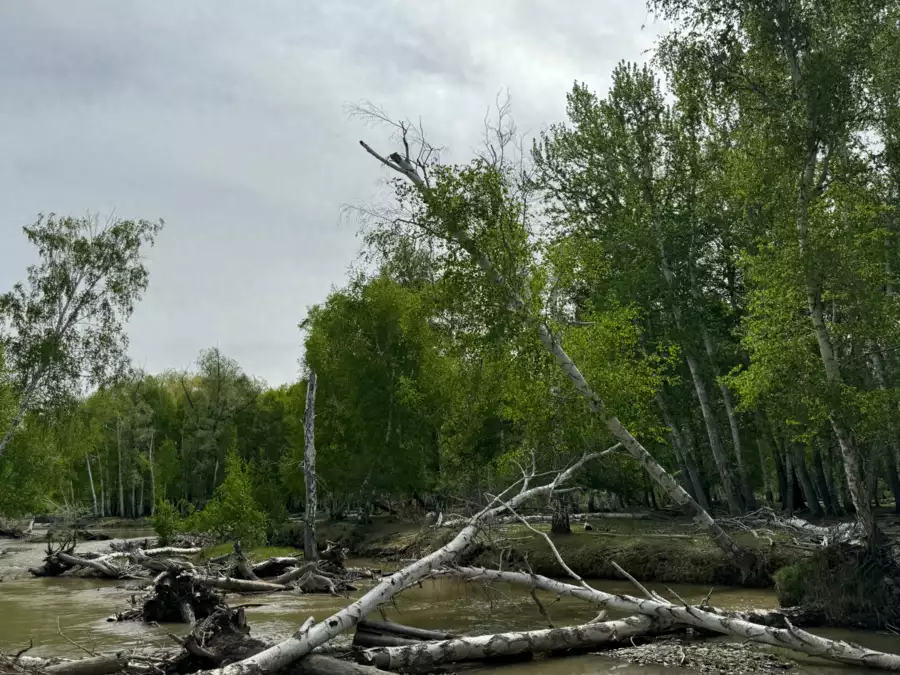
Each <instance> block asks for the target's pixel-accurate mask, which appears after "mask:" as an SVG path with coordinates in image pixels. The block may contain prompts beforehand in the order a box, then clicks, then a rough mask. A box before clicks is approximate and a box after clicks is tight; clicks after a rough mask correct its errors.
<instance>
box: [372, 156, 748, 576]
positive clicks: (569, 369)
mask: <svg viewBox="0 0 900 675" xmlns="http://www.w3.org/2000/svg"><path fill="white" fill-rule="evenodd" d="M360 144H361V145H362V146H363V148H365V150H366V151H367V152H369V153H370V154H371V155H372V156H374V157H376V158H377V159H378V160H379V161H380V162H382V163H383V164H384V165H385V166H387V167H389V168H391V169H394V170H395V171H398V172H399V173H401V174H403V175H404V176H406V177H407V178H409V180H410V181H411V182H412V183H413V184H414V185H416V186H417V187H418V188H419V189H420V191H421V193H422V196H423V198H424V199H425V201H426V202H427V201H428V200H429V197H430V192H429V188H428V187H427V186H426V185H425V182H424V181H423V180H422V177H421V176H419V174H418V173H416V171H415V169H414V168H413V167H408V168H407V167H403V166H400V165H398V164H395V163H394V162H391V161H388V160H387V159H385V158H384V157H382V156H381V155H379V154H378V153H377V152H375V151H374V150H372V149H371V148H370V147H369V146H368V145H366V144H365V143H363V142H362V141H360ZM449 237H450V238H451V239H452V240H453V241H455V242H456V243H457V244H458V245H459V246H460V248H462V249H463V250H464V251H465V252H466V253H467V254H468V255H469V256H470V257H471V258H472V260H473V261H474V262H475V263H476V264H477V265H478V267H479V268H480V269H481V270H482V271H483V272H484V273H485V274H486V275H487V277H488V279H489V280H490V281H491V282H493V283H494V284H497V285H498V286H500V287H501V288H502V289H504V290H505V291H506V294H507V302H508V304H507V309H509V310H510V311H511V312H513V313H514V314H516V316H518V317H519V318H520V319H521V321H522V322H523V323H524V324H525V325H526V326H529V327H533V328H535V329H536V330H537V333H538V338H539V339H540V341H541V344H542V345H543V346H544V348H545V349H546V350H547V351H548V352H550V354H551V355H552V356H553V358H554V359H555V360H556V363H557V364H558V365H559V367H560V368H561V369H562V371H563V373H565V375H566V377H567V378H568V379H569V381H570V382H572V384H573V385H574V387H575V389H576V391H578V393H579V394H581V396H583V397H584V398H585V400H586V401H587V404H588V406H589V408H590V409H591V411H592V412H594V413H595V414H596V415H598V416H599V417H600V419H601V420H602V421H603V423H604V424H605V425H606V428H607V429H608V430H609V432H610V433H611V434H612V436H613V438H615V439H616V440H618V441H619V442H620V443H621V444H622V445H623V446H624V447H625V449H626V450H627V451H628V453H629V454H630V455H631V456H632V457H634V458H635V459H636V460H637V461H638V462H640V464H641V466H643V467H644V469H645V470H646V471H647V473H649V474H650V476H651V478H653V480H655V481H656V482H657V484H658V485H659V486H660V487H661V488H662V489H663V492H664V493H665V494H666V496H667V497H668V498H669V499H670V500H671V501H672V502H674V503H675V504H676V505H678V506H682V507H686V508H688V509H689V510H690V511H691V512H692V513H693V516H694V520H695V522H697V524H698V525H700V527H701V528H702V529H704V530H705V531H706V532H707V534H709V536H710V537H711V538H712V539H713V541H715V542H716V545H718V546H719V547H720V548H721V549H722V551H723V552H724V553H725V554H726V555H727V556H728V557H729V558H730V559H731V560H732V561H734V562H735V564H736V565H737V566H738V567H739V568H740V569H741V570H742V572H743V573H744V574H745V575H752V574H755V573H757V571H758V565H759V561H758V559H757V557H756V556H755V555H753V554H752V553H751V552H750V551H748V550H747V549H746V548H744V547H743V546H740V545H739V544H737V542H735V541H734V540H733V539H732V538H731V537H730V536H729V535H728V533H726V532H725V531H724V530H723V529H722V528H721V527H720V526H719V524H718V523H716V521H715V520H713V518H712V517H711V516H710V515H709V513H708V512H707V511H706V509H704V508H703V507H702V506H700V504H698V503H697V501H696V500H695V499H694V498H693V497H691V496H690V495H689V494H688V493H687V491H686V490H685V489H684V488H682V487H681V486H680V485H678V483H677V482H676V481H675V479H673V478H672V476H670V475H669V474H668V472H666V470H665V469H664V468H663V467H662V465H661V464H659V462H657V461H656V459H655V458H654V457H653V456H652V455H651V454H650V453H649V452H648V451H647V449H646V448H645V447H644V446H643V445H641V443H639V442H638V440H637V439H636V438H635V437H634V436H632V435H631V432H629V431H628V429H626V428H625V426H624V425H623V424H622V423H621V422H620V421H619V419H618V418H617V417H616V416H615V415H612V414H610V413H609V412H608V411H607V410H606V407H605V406H604V404H603V401H602V400H601V399H600V397H599V396H598V395H597V394H596V392H594V390H593V389H591V386H590V385H589V384H588V382H587V380H586V379H585V378H584V375H582V374H581V371H580V370H579V369H578V367H577V366H576V365H575V363H573V361H572V359H570V358H569V355H568V354H566V352H565V350H564V349H563V348H562V345H561V344H559V342H558V341H556V340H555V339H554V337H553V335H552V334H551V333H550V331H549V329H548V328H547V326H546V324H544V323H543V322H541V321H538V320H536V319H535V318H534V317H533V316H531V314H530V313H529V312H528V308H527V307H526V305H525V302H524V301H523V300H522V297H521V296H520V295H519V293H518V292H517V291H516V290H515V288H514V287H513V286H512V285H510V283H509V282H508V281H507V280H506V278H505V277H504V276H503V275H502V274H500V272H499V271H498V270H497V269H496V268H495V267H494V265H493V264H492V263H491V261H490V260H488V258H487V257H485V256H484V255H483V254H482V253H481V251H480V250H479V249H478V247H477V246H476V245H475V242H474V241H473V240H472V238H471V237H470V236H469V235H468V233H467V232H465V230H463V229H458V228H455V229H452V230H450V232H449ZM731 487H732V488H733V485H731Z"/></svg>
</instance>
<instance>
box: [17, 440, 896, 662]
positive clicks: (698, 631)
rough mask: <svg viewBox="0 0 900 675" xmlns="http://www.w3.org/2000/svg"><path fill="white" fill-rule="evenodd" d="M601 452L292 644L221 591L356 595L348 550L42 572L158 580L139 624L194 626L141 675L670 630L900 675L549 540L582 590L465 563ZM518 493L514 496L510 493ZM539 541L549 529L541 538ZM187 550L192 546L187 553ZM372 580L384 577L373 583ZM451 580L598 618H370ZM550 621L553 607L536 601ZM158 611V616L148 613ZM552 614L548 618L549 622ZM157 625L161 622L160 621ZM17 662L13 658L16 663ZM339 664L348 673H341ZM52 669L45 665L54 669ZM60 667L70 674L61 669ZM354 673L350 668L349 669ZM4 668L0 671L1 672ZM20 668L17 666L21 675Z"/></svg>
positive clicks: (773, 616)
mask: <svg viewBox="0 0 900 675" xmlns="http://www.w3.org/2000/svg"><path fill="white" fill-rule="evenodd" d="M603 454H604V453H588V454H586V455H584V456H583V457H582V458H581V459H580V460H579V461H578V462H575V463H574V464H573V465H572V466H570V467H569V468H568V469H566V470H565V471H562V472H560V473H559V474H557V475H556V476H555V477H554V478H553V480H551V481H550V482H549V483H544V484H543V485H539V486H537V487H531V486H530V482H531V481H532V479H534V478H535V476H534V475H533V473H526V474H523V477H522V479H521V480H520V481H518V483H517V484H515V485H513V486H511V487H510V488H509V489H508V490H507V491H506V492H504V493H501V494H499V495H497V496H495V497H493V498H492V500H491V503H490V504H489V505H488V506H487V507H486V508H484V509H483V510H482V511H480V512H478V513H476V514H475V515H473V516H471V517H470V518H469V520H468V521H467V523H466V525H465V527H463V528H462V529H461V530H460V531H459V532H458V533H457V534H456V536H455V537H453V539H452V540H450V541H449V542H448V543H447V544H446V545H444V546H442V547H441V548H439V549H438V550H436V551H434V552H432V553H430V554H429V555H427V556H425V557H423V558H421V559H419V560H416V561H414V562H413V563H411V564H409V565H407V566H406V567H404V568H403V569H401V570H399V571H397V572H395V573H394V574H391V575H390V576H386V577H383V578H381V579H379V580H378V581H377V583H376V584H375V585H374V586H373V587H372V588H371V589H370V590H368V592H366V593H365V594H363V595H362V596H361V597H359V598H358V599H356V600H355V601H353V602H349V604H347V605H346V606H345V607H344V608H343V609H341V610H340V611H338V612H336V613H335V614H333V615H332V616H330V617H327V618H325V619H324V620H322V621H318V622H316V621H315V620H314V619H313V618H312V617H310V618H309V619H307V621H306V622H304V623H303V625H302V626H300V627H299V629H298V630H297V631H296V632H295V633H294V634H293V635H292V636H291V637H289V638H287V639H286V640H283V641H282V642H279V643H277V644H266V643H264V642H262V641H260V640H256V639H254V638H250V636H249V628H248V627H247V624H246V620H245V617H244V615H243V612H242V610H241V608H228V607H227V606H226V605H225V604H224V601H223V600H222V598H221V597H220V596H219V595H218V593H219V592H220V591H231V592H273V591H279V592H283V591H295V592H296V591H298V590H302V591H306V592H309V591H319V592H321V591H325V592H330V593H337V592H340V589H341V588H344V589H346V588H348V586H347V585H346V584H347V581H346V579H347V577H348V576H349V575H350V571H349V570H347V569H346V568H345V567H344V557H345V553H344V551H342V550H340V549H339V548H338V547H336V546H333V545H331V546H329V547H328V549H326V551H324V552H323V554H322V556H323V560H322V561H320V562H317V563H313V562H305V561H303V560H302V559H299V560H298V559H295V558H274V559H270V560H267V561H263V562H262V563H257V564H255V565H253V564H250V563H249V561H247V559H246V558H245V557H244V555H243V553H242V552H241V550H240V546H239V544H236V545H235V550H234V551H233V552H232V553H230V554H229V555H228V556H223V557H221V558H219V559H215V560H212V561H209V562H208V563H207V564H206V565H205V566H204V567H202V568H201V567H199V566H197V565H195V564H193V563H191V562H190V561H188V560H186V559H185V556H186V555H189V553H188V552H187V551H185V550H183V549H181V550H179V549H155V550H154V549H149V550H145V549H140V548H138V549H135V550H130V551H117V552H114V553H110V554H107V555H105V556H98V557H91V558H89V557H87V556H78V555H77V554H76V553H75V552H74V550H56V551H50V552H48V556H47V560H46V561H45V564H44V567H43V568H41V570H42V571H43V572H47V571H53V572H55V571H56V570H57V569H60V568H62V569H63V570H64V572H68V571H70V570H73V569H88V570H90V572H91V573H92V574H100V575H102V576H106V577H113V578H126V575H131V574H133V573H134V570H143V573H144V574H145V575H146V574H151V575H154V576H153V588H152V591H151V594H150V596H149V597H148V598H146V599H145V600H144V604H142V606H141V610H142V611H141V616H144V608H146V606H147V601H148V600H152V599H153V598H154V597H155V598H157V604H158V606H159V607H160V608H161V609H158V610H154V611H159V612H160V613H161V614H158V615H155V616H159V615H162V616H165V617H166V618H167V619H168V620H172V619H178V620H180V621H183V622H186V623H189V624H191V631H190V634H189V635H188V636H187V637H185V638H183V639H182V638H179V643H180V647H181V651H180V652H179V653H178V654H177V655H175V656H171V655H170V656H167V657H166V658H165V659H162V660H157V661H156V662H154V663H153V664H152V667H148V666H147V663H146V660H145V661H144V662H142V663H137V662H136V661H134V660H133V659H132V660H127V664H126V665H127V667H128V668H129V669H130V670H132V671H134V672H143V673H146V672H149V671H150V670H153V671H154V672H164V673H185V674H186V673H189V672H194V671H195V670H203V671H204V672H205V673H208V674H209V675H212V674H213V673H214V674H215V675H247V674H248V673H258V672H271V673H275V672H284V673H294V672H297V673H300V672H312V673H315V672H332V673H341V672H346V673H366V674H367V675H373V674H375V673H378V672H384V671H386V670H403V671H407V672H434V671H436V670H440V669H441V668H446V667H454V668H455V667H457V665H456V664H462V663H466V662H473V661H474V662H481V661H487V660H496V659H514V658H532V657H533V656H534V655H538V654H551V655H556V654H567V653H572V652H573V651H586V650H587V651H591V650H600V649H608V648H610V647H616V646H620V645H621V644H623V642H624V643H625V644H629V645H630V644H631V642H632V641H635V640H641V639H650V638H652V637H655V636H659V635H662V634H670V633H673V632H685V631H690V632H691V633H692V634H693V635H695V636H699V637H701V638H702V637H703V636H705V635H710V634H713V635H729V636H735V637H740V638H742V639H743V640H746V641H749V642H756V643H761V644H764V645H770V646H777V647H782V648H787V649H791V650H794V651H796V652H800V653H803V654H809V655H813V656H819V657H822V658H825V659H829V660H832V661H836V662H840V663H846V664H852V665H856V666H868V667H873V668H881V669H884V670H891V671H897V672H900V655H894V654H887V653H883V652H878V651H874V650H870V649H866V648H864V647H861V646H859V645H855V644H851V643H847V642H843V641H839V640H831V639H828V638H824V637H820V636H816V635H813V634H810V633H808V632H806V631H804V630H802V629H800V628H799V627H798V625H799V624H800V623H804V622H811V623H815V622H816V621H817V618H816V616H815V615H814V614H813V615H809V614H804V613H803V612H793V613H788V612H750V613H739V612H728V611H724V610H721V609H717V608H715V607H712V606H710V605H709V604H708V602H707V603H701V604H700V605H690V604H688V603H687V602H685V601H684V600H682V599H681V598H679V597H678V596H677V595H675V594H674V593H673V594H672V596H673V597H671V598H665V597H662V596H661V595H659V594H657V593H655V592H652V591H648V590H647V589H646V588H644V587H643V586H642V585H641V584H640V583H639V582H637V581H636V580H634V579H631V577H630V576H629V575H628V573H627V572H626V571H625V570H623V569H621V568H618V569H619V571H620V572H621V573H622V575H623V576H625V577H626V578H629V579H631V580H632V582H633V583H634V585H635V587H636V589H638V591H639V594H640V596H643V597H639V596H629V595H625V594H615V595H614V594H610V593H605V592H603V591H600V590H597V589H594V588H592V587H591V586H590V585H589V584H588V583H587V582H586V581H584V580H583V579H581V578H580V577H579V576H578V575H577V574H575V573H574V572H573V571H572V570H571V569H570V568H569V566H568V565H567V564H566V563H565V561H564V560H563V559H562V557H561V556H560V554H559V552H558V551H557V550H556V548H555V546H554V545H553V542H552V540H551V539H550V538H549V537H547V536H546V535H545V534H544V535H543V536H545V538H546V541H547V544H548V546H549V547H550V548H551V549H552V550H553V552H554V554H555V556H556V558H557V561H558V563H559V565H560V568H561V569H562V570H563V571H564V572H565V573H567V574H568V575H569V576H570V577H572V579H573V580H574V583H563V582H561V581H557V580H554V579H550V578H547V577H543V576H539V575H536V574H533V573H532V572H531V571H530V570H515V569H496V570H495V569H487V568H472V567H465V566H462V565H460V561H461V560H462V559H463V556H464V555H465V554H466V553H467V552H468V551H470V550H471V549H472V546H473V545H474V544H476V542H477V541H478V536H479V533H480V532H481V531H482V530H483V529H484V528H486V527H490V526H491V525H492V524H494V523H496V522H497V521H498V520H499V519H500V518H504V517H510V514H511V516H512V517H514V518H516V519H517V520H519V521H520V522H522V523H523V524H525V525H526V526H528V527H532V526H531V525H530V523H528V522H527V521H526V520H525V519H524V518H522V517H520V516H518V514H517V512H516V509H517V508H518V507H519V506H520V505H522V504H526V503H531V502H532V501H533V500H534V499H535V498H538V497H541V496H542V495H543V496H545V497H546V496H549V495H551V494H552V493H553V491H554V490H556V489H557V488H559V487H560V486H561V485H562V484H563V483H564V482H565V481H567V480H568V479H570V478H571V477H572V476H573V475H574V474H575V472H577V471H578V470H579V469H580V468H581V467H582V466H583V465H584V464H585V463H586V462H588V461H590V460H592V459H594V458H596V457H598V456H602V455H603ZM514 489H518V492H517V493H513V494H511V495H510V494H509V493H511V492H513V490H514ZM845 529H848V528H844V529H836V530H829V531H827V532H824V531H816V532H815V533H812V534H814V536H815V537H817V538H818V537H827V538H829V539H831V540H834V539H840V540H842V541H845V542H846V540H847V538H848V537H850V538H852V537H853V533H850V532H845V531H844V530H845ZM539 534H541V533H539ZM188 551H190V549H189V550H188ZM371 576H376V575H371ZM444 576H452V577H455V578H459V579H462V580H465V581H469V582H474V583H478V584H482V585H484V584H505V583H514V584H519V585H522V586H524V587H526V588H528V589H530V590H531V592H532V596H533V597H534V598H535V599H537V596H536V593H537V592H538V591H543V592H549V593H552V594H554V595H556V596H568V597H572V598H577V599H580V600H583V601H585V602H587V603H589V604H590V605H592V606H594V607H596V608H598V609H599V610H600V613H599V615H598V616H597V618H596V619H594V621H592V622H589V623H587V624H583V625H580V626H568V627H551V628H546V629H542V630H533V631H516V632H508V633H499V634H494V635H479V636H460V635H453V634H448V633H435V632H431V631H422V630H420V629H413V628H409V627H398V626H396V625H392V624H387V623H385V622H373V621H371V620H369V619H368V617H369V615H371V614H372V613H374V612H376V611H378V609H379V608H380V607H381V606H382V605H384V604H386V603H389V602H391V601H392V600H393V599H394V598H395V596H397V594H399V593H401V592H402V591H403V590H404V589H406V588H409V587H412V586H415V585H418V584H419V583H421V582H422V581H423V580H426V579H430V578H435V577H444ZM536 604H537V606H538V611H540V612H541V614H542V615H543V614H544V613H545V608H543V607H542V605H541V604H540V603H539V602H536ZM152 607H153V606H152V605H151V609H152ZM606 610H613V611H617V612H621V613H623V614H625V615H626V616H625V618H622V619H617V620H607V617H606ZM545 618H547V617H546V616H545ZM157 620H158V619H157ZM354 628H355V629H356V630H357V633H356V638H355V645H354V646H353V647H352V648H348V649H346V650H345V655H346V656H352V657H353V658H354V659H355V660H356V661H357V662H358V663H357V664H346V663H343V662H336V663H331V662H328V663H327V664H326V666H327V668H328V669H327V670H321V669H320V670H318V671H317V670H315V669H316V668H324V667H326V666H322V665H321V664H322V661H321V659H320V657H322V658H330V657H331V654H329V655H327V656H326V655H324V654H323V650H325V649H329V647H330V646H331V645H333V644H334V643H332V642H331V641H332V640H333V639H334V638H335V637H337V636H338V635H340V634H341V633H344V632H346V631H348V630H352V629H354ZM8 658H9V657H8ZM121 659H122V657H121V656H120V655H113V656H110V657H109V658H108V659H107V660H106V661H104V662H103V668H105V669H100V666H98V665H97V664H96V663H93V662H91V663H85V664H82V665H84V668H81V669H79V667H78V666H76V665H75V664H74V663H73V664H69V665H65V666H60V665H59V664H56V665H55V666H53V667H57V670H56V671H52V672H54V673H55V675H107V674H108V673H111V672H115V671H116V670H122V669H123V668H124V666H122V665H121ZM338 665H340V666H341V668H344V669H345V670H343V671H342V670H340V669H339V668H338ZM50 667H51V665H50V664H48V666H47V668H46V669H47V670H49V668H50ZM59 668H62V671H60V670H59ZM347 669H349V670H347ZM0 670H2V668H0ZM12 670H15V668H13V669H12Z"/></svg>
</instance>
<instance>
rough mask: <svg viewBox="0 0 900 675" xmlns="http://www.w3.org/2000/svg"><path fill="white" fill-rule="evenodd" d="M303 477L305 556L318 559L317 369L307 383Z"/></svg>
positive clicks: (311, 371)
mask: <svg viewBox="0 0 900 675" xmlns="http://www.w3.org/2000/svg"><path fill="white" fill-rule="evenodd" d="M303 444H304V448H303V477H304V480H305V482H306V519H305V522H304V528H303V557H305V558H306V559H307V560H317V559H318V557H319V551H318V548H317V546H316V511H317V509H318V496H317V494H316V371H314V370H312V369H310V371H309V378H308V380H307V383H306V411H305V412H304V415H303Z"/></svg>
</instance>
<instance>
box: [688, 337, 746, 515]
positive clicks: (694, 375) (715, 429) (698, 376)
mask: <svg viewBox="0 0 900 675" xmlns="http://www.w3.org/2000/svg"><path fill="white" fill-rule="evenodd" d="M684 360H685V361H686V362H687V366H688V370H689V371H690V373H691V382H693V384H694V393H696V394H697V401H698V402H699V403H700V411H701V412H702V413H703V423H704V425H706V435H707V437H708V438H709V447H710V449H711V450H712V455H713V459H714V460H715V462H716V468H717V469H718V471H719V478H720V479H721V480H722V489H723V490H724V491H725V500H726V501H727V502H728V510H729V512H730V513H731V515H732V516H740V515H741V514H742V513H743V512H744V508H743V505H742V504H741V500H740V497H739V496H738V491H737V487H736V486H735V483H734V476H733V475H732V473H731V466H730V462H729V461H728V456H727V455H726V454H725V447H724V446H723V444H722V437H721V435H720V434H719V422H718V421H717V420H716V414H715V412H714V411H713V408H712V403H710V400H709V392H708V391H707V389H706V382H705V381H704V379H703V373H702V372H700V366H699V364H698V363H697V359H695V358H694V355H693V354H691V353H690V351H687V350H685V353H684Z"/></svg>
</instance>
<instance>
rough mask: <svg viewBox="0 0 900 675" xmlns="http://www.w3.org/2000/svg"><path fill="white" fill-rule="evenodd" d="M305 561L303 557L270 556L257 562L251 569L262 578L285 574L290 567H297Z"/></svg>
mask: <svg viewBox="0 0 900 675" xmlns="http://www.w3.org/2000/svg"><path fill="white" fill-rule="evenodd" d="M304 562H305V561H304V560H303V559H302V558H294V557H281V558H268V559H267V560H263V561H262V562H258V563H255V564H254V565H253V566H252V568H251V569H252V570H253V573H254V574H255V575H256V576H258V577H260V578H265V577H277V576H279V575H280V574H284V573H285V572H286V571H287V570H288V569H289V568H291V567H297V566H298V565H301V564H303V563H304Z"/></svg>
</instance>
